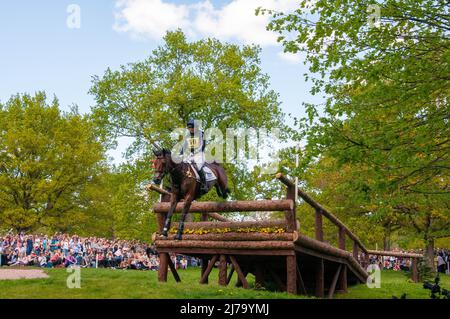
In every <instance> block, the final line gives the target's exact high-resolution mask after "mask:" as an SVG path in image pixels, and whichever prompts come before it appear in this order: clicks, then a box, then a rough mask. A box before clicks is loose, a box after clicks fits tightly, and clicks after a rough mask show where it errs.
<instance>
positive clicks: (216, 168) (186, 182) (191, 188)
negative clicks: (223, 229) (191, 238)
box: [153, 149, 230, 240]
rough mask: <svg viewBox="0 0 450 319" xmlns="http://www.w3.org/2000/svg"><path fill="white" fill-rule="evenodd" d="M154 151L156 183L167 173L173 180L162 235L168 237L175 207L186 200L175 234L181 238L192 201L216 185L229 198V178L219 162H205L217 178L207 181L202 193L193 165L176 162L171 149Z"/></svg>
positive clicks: (220, 192) (222, 195) (219, 193)
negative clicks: (205, 188) (205, 189)
mask: <svg viewBox="0 0 450 319" xmlns="http://www.w3.org/2000/svg"><path fill="white" fill-rule="evenodd" d="M153 153H154V154H155V156H156V160H154V162H153V166H154V169H155V178H154V179H153V182H154V183H155V184H160V183H161V180H162V179H163V177H164V176H165V175H167V174H169V175H170V177H171V180H172V185H171V191H172V195H171V196H170V208H169V212H168V213H167V218H166V220H165V222H164V228H163V231H162V235H163V236H164V237H167V233H168V231H169V229H170V223H171V220H172V215H173V213H174V212H175V208H176V206H177V204H178V202H180V201H181V200H184V206H183V210H182V212H181V220H180V223H179V227H178V232H177V235H176V236H175V239H177V240H181V237H182V234H183V228H184V221H185V219H186V215H187V213H188V212H189V208H190V207H191V203H192V201H193V200H196V199H198V198H200V197H201V196H202V195H204V194H206V193H207V192H208V191H209V190H210V189H211V188H212V187H213V186H215V187H216V191H217V195H219V196H220V197H222V198H227V197H228V193H229V192H230V190H229V189H228V178H227V175H226V173H225V170H224V169H223V167H222V166H220V165H219V164H218V163H211V164H205V165H206V166H208V167H209V168H210V169H211V170H212V171H213V173H214V175H216V177H217V179H215V180H213V181H210V182H207V192H206V193H201V190H200V182H199V181H197V178H196V175H195V173H194V171H193V168H192V165H190V164H188V163H184V162H181V163H179V164H177V163H175V162H174V161H173V160H172V155H171V153H170V151H169V150H166V149H158V150H154V151H153Z"/></svg>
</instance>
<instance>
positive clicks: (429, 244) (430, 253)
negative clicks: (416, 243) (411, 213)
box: [425, 236, 436, 271]
mask: <svg viewBox="0 0 450 319" xmlns="http://www.w3.org/2000/svg"><path fill="white" fill-rule="evenodd" d="M425 242H426V246H425V257H426V260H427V265H428V267H431V269H432V270H433V271H436V269H435V268H436V267H435V266H434V238H432V237H429V238H428V237H427V236H426V237H425Z"/></svg>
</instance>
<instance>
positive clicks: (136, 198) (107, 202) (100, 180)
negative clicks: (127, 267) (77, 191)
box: [78, 162, 157, 241]
mask: <svg viewBox="0 0 450 319" xmlns="http://www.w3.org/2000/svg"><path fill="white" fill-rule="evenodd" d="M143 164H144V163H140V162H136V163H133V164H129V163H124V164H121V165H120V166H118V167H111V168H105V169H104V170H103V171H102V172H101V173H100V174H98V175H97V176H96V177H95V180H94V183H92V184H90V185H88V187H87V188H86V191H85V192H84V193H83V202H84V203H85V205H86V211H87V216H89V218H88V219H87V220H85V221H84V223H83V224H82V225H81V227H80V229H79V230H78V232H79V233H81V234H86V235H89V236H92V235H96V236H100V237H107V238H121V239H140V240H145V241H150V240H151V239H150V238H151V234H152V232H154V231H156V220H155V216H154V214H153V212H152V210H151V206H152V204H153V203H154V202H155V201H156V200H157V196H156V194H154V193H148V192H147V191H145V181H146V179H147V176H145V175H143V174H142V170H140V169H139V167H140V166H141V165H143Z"/></svg>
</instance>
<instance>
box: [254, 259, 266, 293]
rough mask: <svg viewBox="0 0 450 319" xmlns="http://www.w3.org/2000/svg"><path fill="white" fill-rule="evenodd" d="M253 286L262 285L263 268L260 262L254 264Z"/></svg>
mask: <svg viewBox="0 0 450 319" xmlns="http://www.w3.org/2000/svg"><path fill="white" fill-rule="evenodd" d="M255 286H258V287H263V286H264V269H263V266H262V265H261V264H256V265H255Z"/></svg>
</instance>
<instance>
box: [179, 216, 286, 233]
mask: <svg viewBox="0 0 450 319" xmlns="http://www.w3.org/2000/svg"><path fill="white" fill-rule="evenodd" d="M171 228H174V229H177V228H178V222H173V223H172V226H171ZM224 228H228V229H229V231H233V230H237V229H244V228H280V229H283V230H286V228H287V224H286V221H285V220H282V219H275V220H261V221H245V222H185V223H184V229H185V231H186V230H195V229H204V230H213V229H224ZM186 233H187V231H186Z"/></svg>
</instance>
